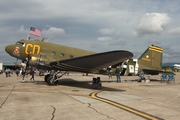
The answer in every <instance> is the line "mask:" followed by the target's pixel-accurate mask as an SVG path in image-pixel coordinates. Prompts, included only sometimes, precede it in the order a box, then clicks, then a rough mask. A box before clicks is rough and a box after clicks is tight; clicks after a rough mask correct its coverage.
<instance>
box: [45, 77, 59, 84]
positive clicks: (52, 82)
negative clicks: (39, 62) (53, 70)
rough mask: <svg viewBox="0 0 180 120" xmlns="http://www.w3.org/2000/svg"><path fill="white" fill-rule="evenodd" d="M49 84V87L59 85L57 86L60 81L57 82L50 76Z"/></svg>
mask: <svg viewBox="0 0 180 120" xmlns="http://www.w3.org/2000/svg"><path fill="white" fill-rule="evenodd" d="M55 79H56V78H55ZM47 84H48V85H51V86H53V85H57V84H58V80H57V81H54V79H53V76H51V75H50V76H49V77H48V78H47Z"/></svg>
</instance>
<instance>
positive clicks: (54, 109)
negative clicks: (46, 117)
mask: <svg viewBox="0 0 180 120" xmlns="http://www.w3.org/2000/svg"><path fill="white" fill-rule="evenodd" d="M50 106H51V107H52V108H53V112H52V118H51V120H53V119H54V117H55V112H56V108H55V107H54V106H52V105H50Z"/></svg>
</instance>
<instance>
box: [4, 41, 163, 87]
mask: <svg viewBox="0 0 180 120" xmlns="http://www.w3.org/2000/svg"><path fill="white" fill-rule="evenodd" d="M5 51H6V52H7V53H8V54H9V55H11V56H12V57H15V58H17V59H20V60H22V61H25V62H26V67H27V66H32V67H35V68H36V69H39V70H48V71H51V72H50V74H47V75H46V76H45V78H44V79H45V81H46V82H47V84H49V85H55V84H57V83H58V80H59V79H60V77H62V76H63V74H62V71H63V72H64V74H65V73H66V72H67V71H77V72H83V73H95V74H105V73H106V72H107V71H106V70H104V69H103V68H107V67H108V66H113V65H116V66H117V65H119V64H122V68H123V69H122V72H121V75H125V74H126V75H133V74H134V75H136V74H138V73H139V72H142V71H143V72H144V73H146V74H152V75H156V74H159V72H162V71H161V64H162V52H163V49H162V48H160V47H157V46H154V45H151V46H150V47H149V48H148V49H147V50H146V51H145V52H144V53H143V54H142V55H141V56H140V57H139V59H137V60H134V59H131V58H132V57H133V54H132V53H131V52H129V51H126V50H116V51H108V52H103V53H95V52H91V51H87V50H82V49H78V48H72V47H68V46H63V45H58V44H54V43H50V42H45V41H44V39H42V40H29V39H28V40H23V39H22V40H19V41H17V42H16V43H15V44H12V45H8V46H6V48H5ZM124 61H126V62H124ZM60 72H61V74H60V75H58V74H59V73H60Z"/></svg>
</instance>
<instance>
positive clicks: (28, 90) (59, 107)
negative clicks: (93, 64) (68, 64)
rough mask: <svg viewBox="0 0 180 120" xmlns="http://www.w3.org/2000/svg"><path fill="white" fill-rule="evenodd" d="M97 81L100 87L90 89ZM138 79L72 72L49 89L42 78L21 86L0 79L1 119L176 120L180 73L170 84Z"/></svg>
mask: <svg viewBox="0 0 180 120" xmlns="http://www.w3.org/2000/svg"><path fill="white" fill-rule="evenodd" d="M93 77H100V78H101V83H102V88H100V89H92V78H93ZM137 78H138V77H137V76H121V79H122V82H121V83H117V82H116V78H115V76H113V78H112V79H109V78H108V76H107V75H95V74H89V75H88V76H82V73H70V74H69V75H64V76H63V77H62V78H61V79H60V81H59V83H58V85H56V86H48V85H47V84H46V82H44V78H43V77H41V76H35V81H30V80H29V79H30V76H29V77H27V78H25V80H26V81H25V82H22V81H21V79H20V78H18V79H17V78H16V76H15V75H12V76H11V77H7V78H6V77H5V75H2V74H1V75H0V120H146V119H148V120H162V119H165V120H179V119H180V90H179V89H180V73H176V76H175V84H174V82H173V81H172V82H169V83H166V82H162V83H161V81H160V79H161V77H160V75H156V76H151V77H150V82H149V83H146V82H140V83H139V82H137Z"/></svg>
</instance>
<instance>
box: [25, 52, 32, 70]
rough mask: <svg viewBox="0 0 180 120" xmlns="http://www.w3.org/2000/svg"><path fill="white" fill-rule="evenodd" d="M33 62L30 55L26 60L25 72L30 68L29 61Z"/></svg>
mask: <svg viewBox="0 0 180 120" xmlns="http://www.w3.org/2000/svg"><path fill="white" fill-rule="evenodd" d="M30 60H31V56H30V54H28V56H27V58H26V67H25V71H27V69H28V68H29V61H30Z"/></svg>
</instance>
